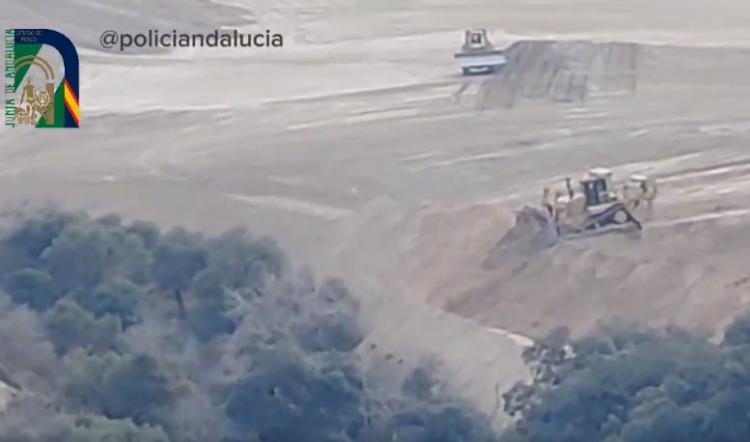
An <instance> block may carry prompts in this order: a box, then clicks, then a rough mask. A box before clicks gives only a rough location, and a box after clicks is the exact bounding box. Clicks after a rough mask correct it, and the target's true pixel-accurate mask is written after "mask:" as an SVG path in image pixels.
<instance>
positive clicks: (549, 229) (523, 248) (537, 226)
mask: <svg viewBox="0 0 750 442" xmlns="http://www.w3.org/2000/svg"><path fill="white" fill-rule="evenodd" d="M557 242H558V236H557V230H556V229H555V225H554V223H553V222H552V220H551V219H550V218H549V217H548V216H547V214H546V213H544V211H542V210H541V209H537V208H536V207H531V206H525V207H524V208H523V209H521V210H520V211H518V212H517V213H516V224H515V225H514V226H513V227H512V228H511V229H510V230H508V232H506V233H505V235H503V236H502V238H500V240H499V241H498V242H497V243H496V244H495V247H493V248H492V250H491V251H490V253H489V256H488V257H487V260H486V261H485V262H484V265H483V267H484V268H485V269H486V270H492V269H494V268H496V267H497V266H498V265H500V264H502V262H503V261H505V260H506V259H511V260H513V259H517V258H519V257H526V256H529V255H531V254H534V253H537V252H539V251H542V250H544V249H547V248H549V247H552V246H553V245H555V244H557Z"/></svg>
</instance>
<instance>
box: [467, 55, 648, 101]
mask: <svg viewBox="0 0 750 442" xmlns="http://www.w3.org/2000/svg"><path fill="white" fill-rule="evenodd" d="M639 54H640V50H639V46H638V45H637V44H632V43H592V42H576V41H571V42H558V41H520V42H517V43H514V44H513V45H512V46H510V47H509V48H508V49H507V51H506V56H507V60H508V64H507V65H506V66H505V68H504V69H503V71H502V72H501V73H500V75H498V76H497V77H495V78H493V79H491V80H488V81H486V82H485V83H484V84H483V86H482V90H481V91H480V96H481V105H482V106H483V107H485V108H491V107H513V106H514V105H515V104H517V103H518V101H519V100H551V101H555V102H582V101H585V100H586V99H587V98H590V97H592V96H601V95H629V94H634V93H635V92H636V86H637V82H638V65H639V59H640V56H639Z"/></svg>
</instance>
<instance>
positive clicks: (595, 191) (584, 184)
mask: <svg viewBox="0 0 750 442" xmlns="http://www.w3.org/2000/svg"><path fill="white" fill-rule="evenodd" d="M581 188H582V189H583V195H584V196H585V197H586V207H590V206H598V205H599V204H602V203H606V202H607V198H606V195H607V180H606V179H604V178H602V177H592V178H586V179H584V180H582V181H581Z"/></svg>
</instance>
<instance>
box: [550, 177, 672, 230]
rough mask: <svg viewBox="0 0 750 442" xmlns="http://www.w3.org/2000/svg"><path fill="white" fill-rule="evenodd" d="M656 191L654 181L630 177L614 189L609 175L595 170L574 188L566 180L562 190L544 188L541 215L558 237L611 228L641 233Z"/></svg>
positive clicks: (570, 182) (613, 183) (567, 179)
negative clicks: (625, 228)
mask: <svg viewBox="0 0 750 442" xmlns="http://www.w3.org/2000/svg"><path fill="white" fill-rule="evenodd" d="M656 194H657V188H656V182H655V180H654V179H653V178H650V177H647V176H644V175H631V176H630V177H629V178H628V179H627V180H626V181H625V182H624V183H622V184H621V186H619V188H618V186H617V185H616V183H615V182H614V181H613V178H612V171H611V170H609V169H607V168H604V167H597V168H594V169H591V170H589V171H588V173H587V174H586V175H585V176H584V177H583V178H582V179H581V180H580V181H579V182H578V183H577V186H574V185H573V183H572V181H571V179H570V178H566V179H565V189H564V190H556V191H551V190H550V189H549V188H545V189H544V192H543V197H542V204H543V208H544V212H546V215H547V216H548V217H549V219H550V220H551V221H552V224H553V225H554V226H555V229H556V230H557V235H558V237H566V236H572V235H581V234H586V233H593V232H599V231H603V230H608V229H612V228H623V227H631V228H635V229H637V230H641V229H642V219H643V218H642V215H650V214H651V211H652V208H653V201H654V199H655V198H656Z"/></svg>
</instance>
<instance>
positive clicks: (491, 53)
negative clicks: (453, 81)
mask: <svg viewBox="0 0 750 442" xmlns="http://www.w3.org/2000/svg"><path fill="white" fill-rule="evenodd" d="M454 58H455V60H456V63H458V66H459V67H460V68H461V71H462V72H463V74H464V75H471V74H474V73H488V72H490V73H494V72H498V71H499V70H500V69H501V68H502V67H503V66H504V65H505V63H506V60H505V53H504V52H503V51H502V50H500V49H496V48H495V47H494V46H493V45H492V43H491V42H490V40H489V38H488V37H487V30H486V29H470V30H468V31H466V32H465V34H464V45H463V47H462V48H461V51H460V52H458V53H456V54H455V55H454Z"/></svg>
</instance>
